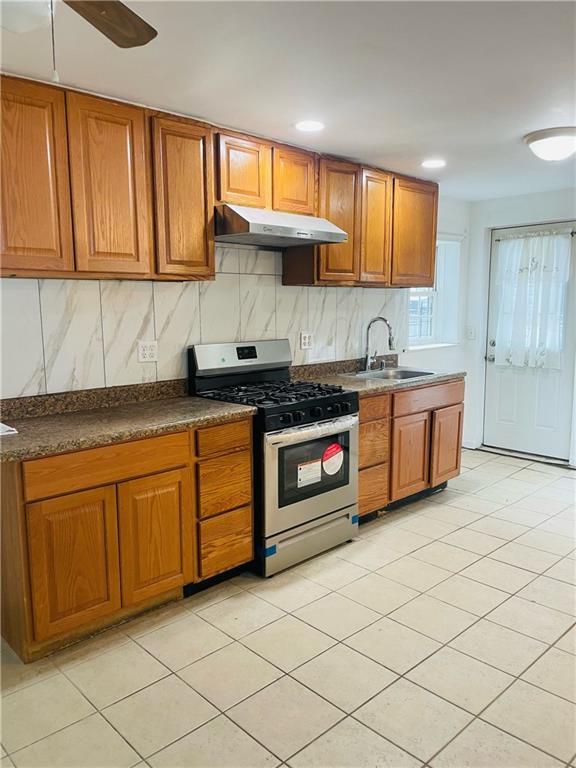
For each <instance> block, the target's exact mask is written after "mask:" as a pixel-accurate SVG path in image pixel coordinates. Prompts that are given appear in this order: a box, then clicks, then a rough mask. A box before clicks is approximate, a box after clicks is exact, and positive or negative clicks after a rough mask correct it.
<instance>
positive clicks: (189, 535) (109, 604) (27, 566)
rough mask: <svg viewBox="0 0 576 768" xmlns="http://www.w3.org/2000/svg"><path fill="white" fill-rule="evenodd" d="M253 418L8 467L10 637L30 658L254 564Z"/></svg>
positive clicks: (5, 572) (6, 623)
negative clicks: (189, 586)
mask: <svg viewBox="0 0 576 768" xmlns="http://www.w3.org/2000/svg"><path fill="white" fill-rule="evenodd" d="M252 496H253V494H252V421H251V419H244V420H242V421H236V422H231V423H225V424H222V425H216V426H210V427H199V428H196V429H189V430H185V431H181V432H175V433H171V434H167V435H161V436H159V437H151V438H145V439H141V440H134V441H131V442H126V443H118V444H113V445H107V446H104V447H101V448H91V449H88V450H83V451H76V452H72V453H67V454H59V455H55V456H48V457H45V458H39V459H31V460H29V461H24V462H4V463H3V464H2V518H1V522H2V530H1V534H2V542H1V546H2V553H1V555H2V595H1V596H2V635H3V637H4V638H5V639H6V640H7V642H8V643H9V644H10V645H11V646H12V648H13V649H14V650H15V651H16V652H17V653H18V655H19V656H20V657H21V658H22V659H23V660H24V661H32V660H33V659H36V658H39V657H41V656H44V655H46V654H47V653H50V652H51V651H54V650H56V649H58V648H61V647H63V646H65V645H68V644H70V643H71V642H74V641H75V640H78V639H80V638H83V637H86V636H88V635H90V634H94V633H95V632H97V631H98V630H100V629H103V628H105V627H107V626H110V625H112V624H116V623H118V622H120V621H123V620H125V619H128V618H130V617H132V616H135V615H137V614H139V613H142V612H144V611H146V610H148V609H149V608H151V607H154V606H157V605H160V604H162V603H166V602H169V601H170V600H175V599H178V598H181V597H182V596H183V589H184V587H185V586H187V585H190V584H197V583H200V582H202V581H203V580H205V579H208V578H211V577H215V576H217V575H219V574H223V573H225V572H227V571H230V570H231V569H233V568H236V567H238V566H241V565H243V564H245V563H249V562H251V561H252V560H253V557H254V552H253V539H254V537H253V506H252V504H253V498H252Z"/></svg>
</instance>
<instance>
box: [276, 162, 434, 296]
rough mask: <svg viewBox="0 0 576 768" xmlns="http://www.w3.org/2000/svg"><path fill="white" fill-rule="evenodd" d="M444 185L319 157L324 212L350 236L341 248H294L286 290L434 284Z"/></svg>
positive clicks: (286, 271)
mask: <svg viewBox="0 0 576 768" xmlns="http://www.w3.org/2000/svg"><path fill="white" fill-rule="evenodd" d="M437 207H438V186H437V185H436V184H433V183H431V182H426V181H418V180H416V179H404V178H399V177H394V176H393V175H392V174H389V173H385V172H384V171H379V170H376V169H373V168H360V167H359V166H357V165H353V164H352V163H344V162H341V161H339V160H327V159H324V158H321V159H320V185H319V215H320V216H323V217H325V218H327V219H329V220H330V221H332V222H333V223H334V224H336V225H337V226H338V227H340V228H341V229H343V230H344V231H345V232H347V233H348V241H347V242H346V243H339V244H338V245H323V246H320V248H318V249H314V248H311V247H310V246H303V247H301V248H293V249H291V250H290V251H289V253H288V255H287V257H286V258H285V259H284V260H283V282H284V284H285V285H330V284H331V285H367V286H377V285H380V286H388V285H390V286H394V287H410V286H417V285H424V286H425V285H434V276H435V275H434V266H435V255H436V211H437Z"/></svg>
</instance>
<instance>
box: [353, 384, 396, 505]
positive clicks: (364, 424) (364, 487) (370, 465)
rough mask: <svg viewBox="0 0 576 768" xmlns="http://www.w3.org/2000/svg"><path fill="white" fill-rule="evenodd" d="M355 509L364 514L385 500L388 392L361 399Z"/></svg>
mask: <svg viewBox="0 0 576 768" xmlns="http://www.w3.org/2000/svg"><path fill="white" fill-rule="evenodd" d="M359 432H360V436H359V445H360V450H359V458H358V467H359V469H360V473H359V477H358V512H359V514H360V515H361V516H362V515H367V514H369V513H370V512H375V511H376V510H378V509H382V507H385V506H386V504H387V503H388V486H389V475H390V464H389V459H390V396H389V395H377V396H375V397H366V398H362V400H360V430H359Z"/></svg>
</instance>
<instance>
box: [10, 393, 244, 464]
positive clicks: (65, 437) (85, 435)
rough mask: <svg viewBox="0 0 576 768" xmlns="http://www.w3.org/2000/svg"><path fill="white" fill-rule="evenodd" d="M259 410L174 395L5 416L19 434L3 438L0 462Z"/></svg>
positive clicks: (226, 419) (236, 417) (232, 418)
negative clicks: (20, 416)
mask: <svg viewBox="0 0 576 768" xmlns="http://www.w3.org/2000/svg"><path fill="white" fill-rule="evenodd" d="M255 413H256V409H255V408H251V407H247V406H244V405H233V404H230V403H221V402H213V401H211V400H206V399H205V398H201V397H173V398H169V399H167V400H150V401H146V402H140V403H128V404H126V405H116V406H113V407H111V408H98V409H95V410H90V411H75V412H72V413H60V414H55V415H51V416H38V417H30V418H23V419H6V422H7V423H8V425H9V426H11V427H14V428H15V429H17V430H18V434H17V435H7V436H5V437H3V438H2V440H1V441H0V460H2V461H21V460H23V459H31V458H38V457H40V456H48V455H51V454H55V453H65V452H67V451H76V450H82V449H84V448H95V447H97V446H100V445H108V444H110V443H118V442H121V441H123V440H134V439H136V438H140V437H150V436H152V435H161V434H163V433H165V432H174V431H177V430H179V429H186V428H187V427H191V426H194V427H198V426H206V425H210V424H223V423H225V422H229V421H238V420H240V419H243V418H246V417H248V416H253V415H254V414H255Z"/></svg>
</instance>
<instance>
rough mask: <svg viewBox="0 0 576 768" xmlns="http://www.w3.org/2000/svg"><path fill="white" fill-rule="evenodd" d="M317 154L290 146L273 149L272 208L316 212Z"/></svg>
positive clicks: (311, 213)
mask: <svg viewBox="0 0 576 768" xmlns="http://www.w3.org/2000/svg"><path fill="white" fill-rule="evenodd" d="M316 175H317V174H316V157H315V156H314V155H313V154H310V153H309V152H302V151H301V150H298V149H292V148H290V147H274V148H273V149H272V207H273V208H274V209H275V210H276V211H287V212H288V213H303V214H309V215H313V214H314V213H315V212H316Z"/></svg>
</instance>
